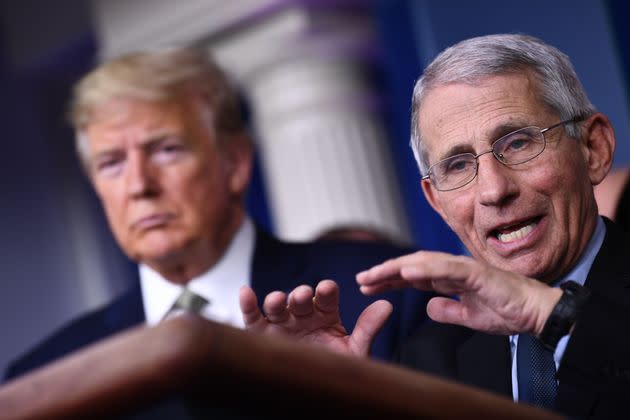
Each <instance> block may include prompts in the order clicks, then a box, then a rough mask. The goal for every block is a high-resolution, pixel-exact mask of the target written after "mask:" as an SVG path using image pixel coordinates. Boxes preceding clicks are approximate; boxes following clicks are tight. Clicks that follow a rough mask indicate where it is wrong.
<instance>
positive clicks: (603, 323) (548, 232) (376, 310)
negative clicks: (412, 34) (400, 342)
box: [241, 34, 630, 418]
mask: <svg viewBox="0 0 630 420" xmlns="http://www.w3.org/2000/svg"><path fill="white" fill-rule="evenodd" d="M412 108H413V110H412V148H413V152H414V155H415V157H416V159H417V161H418V165H419V167H420V171H421V173H422V174H423V176H422V190H423V192H424V194H425V197H426V198H427V200H428V201H429V203H430V204H431V206H432V207H433V208H434V209H435V210H436V211H437V212H438V213H439V214H440V215H441V217H442V218H443V219H444V220H445V221H446V223H448V225H449V226H450V227H451V228H452V229H453V230H454V231H455V233H456V234H457V235H458V236H459V238H460V239H461V240H462V242H463V243H464V244H465V245H466V247H467V249H468V251H469V252H470V254H471V256H472V258H470V257H467V256H455V255H449V254H444V253H437V252H428V251H422V252H417V253H414V254H411V255H407V256H403V257H399V258H395V259H392V260H389V261H386V262H384V263H383V264H380V265H377V266H375V267H373V268H371V269H369V270H367V271H365V272H362V273H360V274H359V275H357V282H358V283H359V286H360V288H361V291H362V292H363V293H365V294H376V293H381V292H383V291H385V290H389V289H393V288H400V287H415V288H417V289H420V290H432V291H435V292H438V293H439V294H440V295H441V296H439V297H435V298H433V299H432V300H431V301H430V302H429V304H428V306H427V312H428V314H429V316H430V317H431V318H432V319H433V321H435V322H433V323H429V324H427V325H424V326H422V327H421V329H420V330H419V332H418V334H417V335H416V336H415V337H414V338H413V339H412V340H411V341H410V342H409V343H407V345H405V346H404V347H403V348H402V349H401V351H400V362H402V363H403V364H406V365H408V366H411V367H413V368H417V369H421V370H424V371H427V372H430V373H434V374H438V375H440V376H444V377H447V378H450V379H453V380H457V381H460V382H463V383H467V384H471V385H474V386H478V387H481V388H484V389H487V390H490V391H494V392H497V393H501V394H504V395H507V396H510V397H511V398H513V399H514V400H515V401H518V402H525V403H529V404H534V405H537V406H541V407H546V408H550V409H555V410H557V411H559V412H561V413H563V414H567V415H570V416H576V417H601V418H610V417H615V416H619V415H623V414H622V413H626V415H627V409H626V404H625V400H626V399H627V396H628V395H630V369H629V368H630V334H628V333H627V331H629V328H630V265H629V264H628V261H630V240H629V239H628V238H626V236H624V234H623V233H622V232H621V231H620V229H619V228H618V227H617V226H615V225H614V224H613V223H612V222H610V221H609V220H607V219H604V218H602V217H600V216H599V215H598V210H597V204H596V202H595V198H594V194H593V186H594V185H597V184H599V183H600V182H601V181H602V180H603V179H604V177H605V176H606V174H607V173H608V171H609V170H610V167H611V164H612V157H613V152H614V148H615V137H614V132H613V128H612V126H611V124H610V122H609V120H608V118H607V117H606V116H605V115H603V114H601V113H599V112H597V111H596V110H595V108H594V107H593V105H592V104H591V103H590V101H589V100H588V98H587V96H586V93H585V92H584V89H583V87H582V85H581V83H580V81H579V80H578V78H577V76H576V74H575V71H574V70H573V67H572V65H571V63H570V61H569V59H568V57H567V56H566V55H565V54H563V53H562V52H560V51H558V50H557V49H556V48H554V47H552V46H550V45H547V44H545V43H544V42H542V41H541V40H539V39H536V38H533V37H529V36H526V35H512V34H510V35H490V36H484V37H478V38H472V39H468V40H465V41H462V42H460V43H458V44H456V45H454V46H452V47H450V48H448V49H446V50H444V51H443V52H442V53H441V54H440V55H439V56H438V57H437V58H436V59H435V60H434V61H433V62H432V63H431V64H430V65H429V66H428V67H427V69H426V70H425V72H424V74H423V76H422V77H421V78H420V79H419V80H418V82H417V84H416V87H415V89H414V95H413V107H412ZM540 127H545V128H540ZM287 299H288V302H289V304H288V305H287ZM337 299H338V291H337V288H336V286H335V284H334V282H331V281H327V282H325V283H321V284H320V285H319V287H318V288H317V289H316V292H315V295H314V296H313V295H312V294H309V293H305V292H304V291H303V290H300V289H296V290H295V291H294V292H293V293H291V294H290V295H289V296H288V298H287V296H284V295H282V294H272V295H269V296H267V299H266V300H265V305H264V307H265V313H266V314H267V315H268V316H267V318H264V317H263V314H262V312H261V311H260V310H259V309H258V306H257V304H256V301H255V298H254V296H253V294H252V292H251V290H249V289H246V288H245V289H243V290H242V291H241V308H242V310H243V312H244V315H245V323H246V325H247V327H248V328H249V329H251V330H254V331H262V332H267V331H272V330H273V331H277V330H278V329H281V330H283V331H284V332H286V333H287V334H292V335H296V336H298V337H300V338H301V339H302V340H304V341H308V340H310V341H314V342H318V343H326V345H327V346H328V347H329V348H333V349H335V350H337V351H342V352H346V353H351V354H360V353H361V349H357V346H356V344H355V343H354V342H353V340H352V339H351V337H350V336H347V335H346V334H345V332H344V330H343V329H342V328H341V326H340V325H339V324H338V316H335V313H336V312H335V311H336V310H337V308H336V306H335V302H336V300H337ZM303 314H311V315H310V316H307V317H305V316H304V315H303ZM269 315H272V316H271V317H269ZM384 318H385V313H384V311H383V304H379V303H378V302H376V303H374V304H372V305H371V306H369V307H368V308H366V310H365V311H364V313H363V315H362V316H361V317H360V318H359V320H358V321H357V324H356V326H355V334H356V330H357V329H359V330H360V331H361V330H363V331H369V330H370V328H368V327H369V326H370V324H372V323H380V322H383V319H384ZM315 326H317V327H318V328H315ZM278 327H280V328H278ZM305 330H306V333H305ZM556 369H557V373H556Z"/></svg>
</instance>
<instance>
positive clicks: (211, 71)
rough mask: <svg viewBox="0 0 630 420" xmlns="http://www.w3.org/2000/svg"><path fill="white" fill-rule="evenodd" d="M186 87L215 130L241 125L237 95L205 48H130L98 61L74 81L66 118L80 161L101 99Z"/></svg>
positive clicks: (145, 96)
mask: <svg viewBox="0 0 630 420" xmlns="http://www.w3.org/2000/svg"><path fill="white" fill-rule="evenodd" d="M189 91H190V92H194V93H195V94H198V95H200V97H201V98H202V99H203V103H204V104H206V105H207V107H206V108H207V111H208V113H209V114H210V116H211V118H210V121H211V123H212V125H213V128H214V130H215V131H216V133H217V134H223V133H228V134H229V133H233V132H238V131H241V130H242V129H243V122H242V119H241V110H240V102H239V98H238V95H237V93H236V92H235V90H234V88H233V87H232V85H231V83H230V81H229V80H228V78H227V76H226V75H225V74H224V73H223V72H222V71H221V69H220V68H219V67H218V66H217V65H216V64H215V63H214V62H213V61H212V59H211V58H210V55H209V53H208V52H207V51H204V50H201V49H196V48H168V49H161V50H156V51H143V52H134V53H130V54H126V55H123V56H120V57H118V58H115V59H112V60H110V61H107V62H105V63H103V64H101V65H100V66H98V67H97V68H95V69H94V70H92V71H91V72H90V73H88V74H86V75H85V76H84V77H83V78H82V79H81V80H80V81H79V82H78V83H77V84H76V85H75V87H74V91H73V97H72V101H71V103H70V122H71V124H72V126H73V127H74V129H75V132H76V134H77V136H76V141H77V144H76V146H77V151H78V152H79V155H80V157H81V159H82V160H83V161H84V163H85V160H84V159H85V157H86V156H87V155H86V154H85V152H86V146H87V145H86V144H85V143H86V139H85V136H84V133H83V131H84V130H85V128H86V127H87V126H88V125H89V124H90V123H91V122H93V119H94V113H95V111H96V110H98V108H99V107H101V106H102V105H104V104H105V103H107V102H109V101H111V100H113V99H117V98H123V99H138V100H146V101H155V102H158V101H166V100H170V99H174V98H175V97H176V96H177V95H180V94H181V93H182V92H189Z"/></svg>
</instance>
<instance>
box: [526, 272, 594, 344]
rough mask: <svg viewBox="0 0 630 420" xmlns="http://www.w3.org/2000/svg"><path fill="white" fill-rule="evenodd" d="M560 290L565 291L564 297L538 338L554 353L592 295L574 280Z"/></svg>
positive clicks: (561, 286) (563, 284)
mask: <svg viewBox="0 0 630 420" xmlns="http://www.w3.org/2000/svg"><path fill="white" fill-rule="evenodd" d="M560 288H561V289H562V291H563V292H562V296H561V297H560V300H559V301H558V303H556V306H554V308H553V310H552V311H551V315H549V318H548V319H547V322H546V323H545V326H544V327H543V330H542V332H541V333H540V335H539V336H538V339H539V340H540V342H541V343H542V344H543V345H544V346H545V347H546V348H547V349H549V350H551V351H552V352H553V351H555V350H556V346H557V345H558V341H560V339H561V338H562V337H563V336H565V335H567V334H568V333H569V331H570V330H571V327H572V326H573V324H574V323H575V320H576V318H577V316H578V314H579V312H580V309H582V306H584V303H585V302H586V301H587V300H588V297H589V295H590V291H589V290H588V289H587V288H586V287H584V286H581V285H580V284H578V283H576V282H574V281H572V280H570V281H567V282H564V283H562V284H561V285H560Z"/></svg>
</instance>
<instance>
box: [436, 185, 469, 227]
mask: <svg viewBox="0 0 630 420" xmlns="http://www.w3.org/2000/svg"><path fill="white" fill-rule="evenodd" d="M441 205H442V210H443V212H444V216H445V219H446V220H445V221H446V223H447V224H448V225H449V226H450V227H451V229H453V231H455V233H457V234H460V233H462V232H463V231H465V230H467V229H468V228H471V227H473V224H474V215H475V198H474V196H473V195H472V194H466V192H465V191H464V192H463V194H457V195H453V197H443V200H441Z"/></svg>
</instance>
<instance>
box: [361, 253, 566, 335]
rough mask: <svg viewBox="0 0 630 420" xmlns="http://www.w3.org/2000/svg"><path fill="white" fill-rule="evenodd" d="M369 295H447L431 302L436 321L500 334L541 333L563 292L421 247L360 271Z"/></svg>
mask: <svg viewBox="0 0 630 420" xmlns="http://www.w3.org/2000/svg"><path fill="white" fill-rule="evenodd" d="M357 283H358V284H359V286H360V288H361V292H363V293H364V294H368V295H372V294H376V293H381V292H383V291H386V290H389V289H394V288H401V287H415V288H417V289H420V290H430V291H435V292H438V293H440V294H443V295H446V296H455V297H434V298H432V299H431V300H430V301H429V303H428V305H427V313H428V315H429V317H431V319H433V320H435V321H438V322H444V323H450V324H458V325H463V326H466V327H469V328H472V329H475V330H479V331H484V332H488V333H494V334H514V333H518V332H530V333H533V334H540V332H541V331H542V328H543V326H544V324H545V321H546V320H547V318H548V317H549V314H550V313H551V310H552V309H553V306H554V305H555V304H556V303H557V301H558V300H559V299H560V295H561V294H562V292H561V291H560V290H559V289H557V288H552V287H549V286H547V285H545V284H544V283H542V282H540V281H538V280H534V279H531V278H528V277H524V276H521V275H519V274H516V273H512V272H508V271H503V270H500V269H498V268H494V267H491V266H489V265H485V264H482V263H479V262H477V261H475V260H474V259H472V258H469V257H465V256H455V255H451V254H445V253H439V252H428V251H420V252H416V253H414V254H410V255H405V256H403V257H399V258H395V259H392V260H389V261H386V262H384V263H383V264H379V265H377V266H375V267H372V268H371V269H369V270H367V271H364V272H362V273H359V274H358V275H357Z"/></svg>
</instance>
